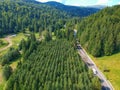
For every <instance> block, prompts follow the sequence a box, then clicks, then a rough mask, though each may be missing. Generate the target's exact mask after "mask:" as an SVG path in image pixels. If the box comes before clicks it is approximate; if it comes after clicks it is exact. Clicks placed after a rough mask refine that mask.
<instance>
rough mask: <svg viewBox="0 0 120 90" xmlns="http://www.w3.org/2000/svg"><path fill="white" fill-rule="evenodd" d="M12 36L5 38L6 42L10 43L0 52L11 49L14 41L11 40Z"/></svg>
mask: <svg viewBox="0 0 120 90" xmlns="http://www.w3.org/2000/svg"><path fill="white" fill-rule="evenodd" d="M11 37H12V36H7V37H6V38H5V40H6V41H7V42H8V43H9V44H8V45H7V46H6V47H4V48H1V49H0V52H2V51H4V50H6V49H8V48H9V47H11V46H12V41H11V39H10V38H11Z"/></svg>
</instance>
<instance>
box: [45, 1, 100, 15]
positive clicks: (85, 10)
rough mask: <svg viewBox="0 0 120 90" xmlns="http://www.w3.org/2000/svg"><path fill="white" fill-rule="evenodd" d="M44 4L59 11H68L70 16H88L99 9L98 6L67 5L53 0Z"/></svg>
mask: <svg viewBox="0 0 120 90" xmlns="http://www.w3.org/2000/svg"><path fill="white" fill-rule="evenodd" d="M45 4H47V5H50V6H53V7H55V8H57V9H59V10H61V11H65V12H66V13H68V14H70V15H72V16H78V17H85V16H89V15H91V14H94V13H96V12H98V11H99V10H100V9H98V8H92V7H77V6H68V5H64V4H61V3H58V2H53V1H51V2H47V3H45Z"/></svg>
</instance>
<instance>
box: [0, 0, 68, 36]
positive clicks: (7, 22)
mask: <svg viewBox="0 0 120 90" xmlns="http://www.w3.org/2000/svg"><path fill="white" fill-rule="evenodd" d="M0 6H1V7H0V36H2V35H3V34H8V33H16V32H18V31H23V32H25V31H26V30H29V31H34V32H38V31H42V30H52V31H54V30H56V29H57V30H58V29H60V28H61V27H63V26H64V23H65V19H68V18H70V15H67V13H65V12H63V11H60V10H58V9H55V8H54V7H51V6H48V5H45V4H34V3H26V2H22V1H17V0H16V1H12V0H4V1H0Z"/></svg>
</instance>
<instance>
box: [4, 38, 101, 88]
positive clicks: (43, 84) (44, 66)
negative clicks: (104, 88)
mask: <svg viewBox="0 0 120 90" xmlns="http://www.w3.org/2000/svg"><path fill="white" fill-rule="evenodd" d="M31 39H32V38H31ZM28 41H30V38H29V40H27V41H25V42H26V43H27V42H28ZM35 42H37V41H35ZM31 43H32V42H31ZM30 45H31V44H30ZM30 49H31V48H28V51H29V50H30ZM22 51H23V54H25V53H24V49H22ZM5 90H101V84H100V81H99V79H98V77H96V76H94V75H93V72H92V70H91V69H88V67H87V66H86V65H85V64H84V63H83V62H82V60H81V58H80V56H79V55H78V53H77V51H76V49H75V48H74V47H73V44H72V43H71V42H69V41H67V40H65V39H60V40H55V41H49V42H46V41H45V42H42V43H39V44H37V48H36V49H33V52H32V53H31V54H30V55H28V57H27V58H24V61H23V62H22V61H20V62H19V63H18V66H17V70H16V71H15V72H14V73H13V74H12V76H11V77H10V78H9V80H8V83H7V85H6V88H5Z"/></svg>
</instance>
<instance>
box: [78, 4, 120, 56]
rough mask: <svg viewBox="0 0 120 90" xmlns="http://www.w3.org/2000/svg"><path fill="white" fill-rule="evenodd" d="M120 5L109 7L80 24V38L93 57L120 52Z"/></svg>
mask: <svg viewBox="0 0 120 90" xmlns="http://www.w3.org/2000/svg"><path fill="white" fill-rule="evenodd" d="M119 11H120V5H117V6H114V7H107V8H105V9H103V10H101V11H99V12H98V13H96V14H93V15H91V16H89V17H86V18H84V19H83V20H82V21H81V22H80V23H79V24H78V27H77V28H78V38H79V40H80V43H81V45H82V46H84V48H85V49H86V50H87V51H88V52H89V53H90V54H92V55H93V56H95V57H100V56H104V55H107V56H109V55H112V54H114V53H117V52H120V12H119Z"/></svg>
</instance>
